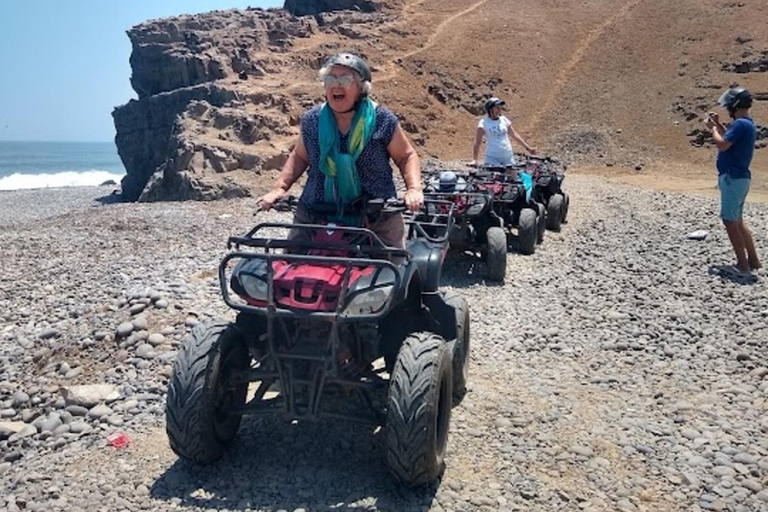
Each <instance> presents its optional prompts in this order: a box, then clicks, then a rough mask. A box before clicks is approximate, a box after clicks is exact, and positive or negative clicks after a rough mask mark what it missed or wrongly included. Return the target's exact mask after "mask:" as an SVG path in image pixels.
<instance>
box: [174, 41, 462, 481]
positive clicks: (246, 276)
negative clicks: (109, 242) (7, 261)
mask: <svg viewBox="0 0 768 512" xmlns="http://www.w3.org/2000/svg"><path fill="white" fill-rule="evenodd" d="M320 77H321V79H322V80H323V82H324V84H325V90H326V100H327V101H326V103H324V104H323V105H321V106H319V107H315V108H313V109H311V110H310V111H309V112H307V113H306V114H305V115H304V117H303V119H302V123H301V136H300V137H299V140H298V141H297V144H296V147H295V149H294V150H293V152H292V153H291V156H290V157H289V159H288V161H287V163H286V165H285V167H284V168H283V171H282V173H281V175H280V177H279V178H278V180H277V183H276V184H275V188H274V189H273V190H272V191H271V192H269V193H268V194H266V195H265V196H263V197H262V198H260V205H261V208H262V209H269V208H271V207H272V206H276V207H278V208H279V207H288V208H290V209H291V210H292V211H293V212H294V223H293V224H287V223H279V222H262V223H260V224H258V225H257V226H255V227H254V228H253V229H251V230H250V231H249V232H248V233H247V234H245V235H243V236H239V237H230V238H229V242H228V248H229V249H230V251H229V252H228V254H227V255H226V256H225V257H224V258H223V259H222V261H221V264H220V265H219V285H220V286H221V292H222V296H223V299H224V302H225V303H226V304H227V305H228V306H229V307H231V308H233V309H235V310H236V311H238V314H237V317H236V320H235V321H222V322H213V323H202V324H200V325H198V326H196V327H195V328H194V329H193V331H192V332H191V333H190V334H189V335H188V336H187V337H186V338H185V340H184V344H183V346H182V348H181V349H180V351H179V356H178V357H177V359H176V361H175V363H174V369H173V375H172V377H171V379H170V382H169V387H168V395H167V396H168V398H167V401H166V432H167V434H168V438H169V443H170V446H171V448H172V449H173V451H174V452H175V453H176V454H178V455H179V456H180V457H183V458H184V459H187V460H190V461H193V462H196V463H208V462H211V461H213V460H216V459H217V458H219V457H220V456H221V455H222V454H223V452H224V450H225V448H226V446H227V445H228V444H229V443H230V442H231V441H232V440H233V439H234V438H235V436H236V434H237V431H238V428H239V425H240V421H241V418H242V416H243V415H245V414H254V415H256V414H258V415H263V414H278V415H282V416H283V417H284V418H285V419H286V420H288V421H299V422H303V421H316V420H320V419H334V420H348V421H354V422H357V423H363V424H366V425H371V426H382V427H385V429H384V437H385V440H384V445H385V451H386V459H387V465H388V466H389V468H390V470H391V472H392V473H393V475H394V476H395V477H396V478H397V479H398V480H399V481H400V482H403V483H405V484H407V485H421V484H427V483H432V482H434V481H435V480H436V479H437V478H438V477H439V476H440V474H441V473H442V471H443V469H444V468H445V455H446V446H447V438H448V432H449V423H450V417H451V407H452V406H454V405H456V404H458V403H459V402H460V401H461V399H462V397H463V396H464V393H465V392H466V389H467V387H466V382H467V375H468V373H467V372H468V363H469V308H468V305H467V302H466V300H464V299H463V298H462V297H461V296H459V295H457V294H455V293H442V292H441V291H440V290H439V285H440V276H441V270H442V264H443V261H444V258H445V254H446V252H447V250H448V232H449V231H450V229H451V226H452V222H453V221H452V210H450V209H449V211H448V213H447V214H442V213H440V214H429V213H428V212H427V211H426V210H427V208H422V206H423V203H424V198H423V195H422V192H421V181H420V172H419V159H418V157H417V156H416V152H415V151H414V150H413V148H412V146H411V145H410V143H409V142H408V140H407V139H406V138H405V135H404V133H403V131H402V129H401V128H400V126H399V124H398V122H397V118H395V116H394V115H393V114H392V113H391V112H389V111H388V110H386V109H384V108H383V107H380V106H377V105H376V104H375V103H373V101H371V100H370V98H369V97H368V93H369V92H370V81H371V73H370V70H369V68H368V66H367V64H366V63H365V62H364V61H363V60H362V59H360V58H359V57H356V56H354V55H350V54H341V55H336V56H334V57H332V58H331V59H330V60H329V61H328V63H327V64H326V65H325V66H324V67H323V69H322V70H321V72H320ZM390 159H393V160H395V162H396V163H397V165H398V167H399V168H400V170H401V172H402V174H403V177H404V178H405V182H406V184H407V186H408V190H407V192H406V193H405V197H404V200H402V201H398V200H396V199H395V196H396V191H395V183H394V179H393V177H392V171H391V168H390V165H389V160H390ZM305 171H308V180H307V183H306V186H305V188H304V192H303V193H302V195H301V198H300V199H299V200H298V201H293V200H291V199H290V198H287V197H285V196H286V192H287V191H288V189H289V188H290V187H291V185H292V184H293V183H295V181H296V180H297V179H298V178H299V177H300V176H301V175H302V174H303V173H304V172H305ZM404 217H405V218H404ZM406 220H407V222H406ZM281 233H282V234H283V235H281ZM285 233H287V236H285ZM231 267H234V268H231ZM230 291H231V292H233V293H230Z"/></svg>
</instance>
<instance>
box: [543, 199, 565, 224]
mask: <svg viewBox="0 0 768 512" xmlns="http://www.w3.org/2000/svg"><path fill="white" fill-rule="evenodd" d="M564 207H565V198H564V197H563V196H562V195H560V194H555V195H553V196H552V197H550V198H549V204H548V205H547V229H549V230H550V231H560V227H561V226H560V224H561V223H562V222H563V218H564V217H565V210H564Z"/></svg>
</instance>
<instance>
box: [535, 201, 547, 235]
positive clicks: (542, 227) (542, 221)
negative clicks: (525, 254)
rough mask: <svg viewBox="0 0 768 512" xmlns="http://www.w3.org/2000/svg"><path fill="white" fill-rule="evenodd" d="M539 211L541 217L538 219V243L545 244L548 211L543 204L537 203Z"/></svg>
mask: <svg viewBox="0 0 768 512" xmlns="http://www.w3.org/2000/svg"><path fill="white" fill-rule="evenodd" d="M536 208H538V210H539V216H538V218H537V219H536V243H537V244H541V243H543V242H544V233H546V231H547V209H546V208H545V207H544V205H543V204H541V203H536Z"/></svg>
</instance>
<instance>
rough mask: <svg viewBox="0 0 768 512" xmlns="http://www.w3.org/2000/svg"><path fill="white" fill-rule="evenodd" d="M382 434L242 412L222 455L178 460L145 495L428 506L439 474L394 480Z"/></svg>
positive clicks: (276, 506)
mask: <svg viewBox="0 0 768 512" xmlns="http://www.w3.org/2000/svg"><path fill="white" fill-rule="evenodd" d="M384 436H385V433H384V432H383V431H382V430H379V431H376V430H375V429H373V428H369V427H365V426H362V425H343V424H342V423H340V422H320V423H302V422H299V423H286V422H285V421H284V420H282V419H281V418H279V417H276V416H265V417H247V418H244V420H243V423H242V426H241V430H240V435H239V436H238V437H237V439H235V440H234V442H233V443H232V445H231V446H230V449H228V450H227V451H226V452H225V454H224V455H223V456H222V458H221V459H219V460H218V461H216V462H214V463H212V464H209V465H206V466H202V465H199V464H195V463H191V462H189V461H186V460H183V459H179V460H177V461H176V462H175V463H173V465H171V466H170V467H169V468H168V469H167V470H166V471H165V472H164V473H163V474H162V475H161V476H160V477H159V478H158V479H157V480H156V481H155V482H154V484H153V485H152V487H151V489H150V495H151V496H152V497H153V498H154V499H157V500H161V501H164V502H168V503H176V504H177V505H178V506H179V508H182V507H183V508H192V507H199V508H202V509H224V508H226V509H228V510H246V509H251V510H269V511H275V512H276V511H279V510H287V511H293V510H297V509H302V508H303V509H305V510H307V511H315V510H317V511H320V510H344V511H360V512H362V511H364V510H365V511H367V510H371V504H372V503H375V504H376V508H377V509H380V510H409V511H414V512H416V511H419V512H422V511H423V512H426V511H428V510H429V509H430V508H431V505H432V502H433V499H434V497H435V494H436V492H437V489H438V485H439V480H438V481H435V482H434V483H431V484H429V485H422V486H418V487H415V488H411V487H404V486H403V485H401V484H400V483H398V482H397V481H396V480H394V479H393V478H392V477H391V475H390V473H389V468H388V467H387V464H386V461H385V460H384V458H382V457H381V451H382V449H383V445H384V444H385V440H384Z"/></svg>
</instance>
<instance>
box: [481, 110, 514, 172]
mask: <svg viewBox="0 0 768 512" xmlns="http://www.w3.org/2000/svg"><path fill="white" fill-rule="evenodd" d="M511 126H512V122H511V121H510V120H509V119H507V118H506V117H505V116H499V118H498V119H495V120H494V119H491V118H490V117H488V116H485V117H484V118H482V119H481V120H480V122H479V123H478V124H477V127H478V128H482V129H483V132H484V133H485V159H486V160H492V161H494V162H499V163H502V162H503V163H506V162H508V164H510V165H511V164H513V163H514V162H515V154H514V152H513V151H512V143H511V142H510V140H509V128H510V127H511Z"/></svg>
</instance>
